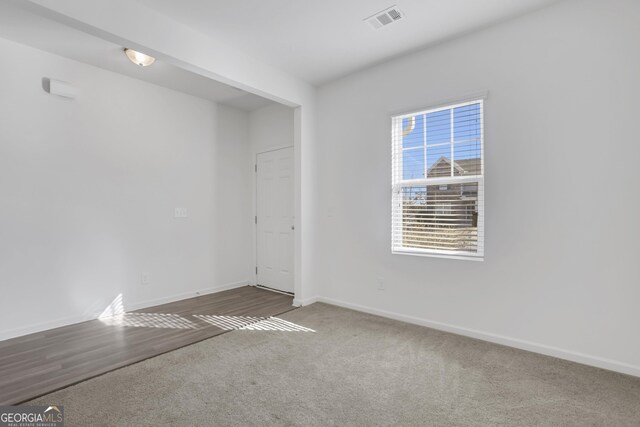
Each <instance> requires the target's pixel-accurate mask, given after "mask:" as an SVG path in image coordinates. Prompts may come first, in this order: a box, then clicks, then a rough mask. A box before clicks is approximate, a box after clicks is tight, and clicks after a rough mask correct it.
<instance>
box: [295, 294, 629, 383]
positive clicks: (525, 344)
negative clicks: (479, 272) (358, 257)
mask: <svg viewBox="0 0 640 427" xmlns="http://www.w3.org/2000/svg"><path fill="white" fill-rule="evenodd" d="M309 300H315V301H317V302H323V303H326V304H331V305H336V306H339V307H344V308H349V309H351V310H356V311H361V312H363V313H369V314H375V315H377V316H381V317H386V318H389V319H394V320H399V321H402V322H406V323H412V324H415V325H420V326H426V327H428V328H432V329H437V330H440V331H445V332H451V333H453V334H457V335H464V336H467V337H471V338H477V339H480V340H483V341H489V342H493V343H496V344H501V345H505V346H508V347H515V348H519V349H521V350H527V351H531V352H533V353H540V354H544V355H547V356H552V357H557V358H559V359H565V360H569V361H571V362H577V363H581V364H583V365H589V366H595V367H597V368H602V369H607V370H610V371H615V372H620V373H623V374H627V375H633V376H636V377H640V366H635V365H631V364H628V363H625V362H620V361H617V360H612V359H605V358H602V357H598V356H592V355H589V354H584V353H579V352H575V351H571V350H565V349H562V348H558V347H553V346H549V345H545V344H538V343H534V342H530V341H525V340H520V339H517V338H511V337H506V336H503V335H498V334H492V333H489V332H483V331H478V330H475V329H468V328H462V327H459V326H455V325H450V324H447V323H442V322H436V321H433V320H427V319H421V318H418V317H414V316H406V315H404V314H399V313H393V312H390V311H385V310H378V309H375V308H371V307H365V306H363V305H359V304H352V303H348V302H344V301H339V300H335V299H333V298H326V297H316V298H310V299H309ZM306 301H307V300H305V302H306ZM315 301H314V302H315ZM305 302H303V304H302V305H308V304H311V302H309V303H305ZM294 304H295V300H294Z"/></svg>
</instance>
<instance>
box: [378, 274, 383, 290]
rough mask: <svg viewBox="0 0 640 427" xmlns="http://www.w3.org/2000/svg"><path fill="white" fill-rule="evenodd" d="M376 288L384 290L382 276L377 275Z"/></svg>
mask: <svg viewBox="0 0 640 427" xmlns="http://www.w3.org/2000/svg"><path fill="white" fill-rule="evenodd" d="M378 290H379V291H384V277H378Z"/></svg>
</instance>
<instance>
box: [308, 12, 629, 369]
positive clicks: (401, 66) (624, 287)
mask: <svg viewBox="0 0 640 427" xmlns="http://www.w3.org/2000/svg"><path fill="white" fill-rule="evenodd" d="M638 22H640V3H639V2H637V1H632V0H626V1H625V0H619V1H606V2H605V1H598V0H588V1H577V0H574V1H566V2H561V3H559V4H557V5H555V6H553V7H550V8H547V9H543V10H541V11H538V12H536V13H533V14H530V15H527V16H524V17H522V18H520V19H516V20H513V21H510V22H508V23H504V24H501V25H499V26H496V27H492V28H489V29H486V30H484V31H482V32H479V33H476V34H473V35H469V36H465V37H464V38H460V39H458V40H454V41H450V42H448V43H445V44H442V45H439V46H436V47H434V48H431V49H427V50H425V51H422V52H419V53H416V54H413V55H411V56H407V57H403V58H400V59H397V60H394V61H391V62H388V63H385V64H382V65H379V66H376V67H373V68H370V69H367V70H364V71H362V72H359V73H357V74H354V75H351V76H348V77H346V78H343V79H341V80H338V81H335V82H332V83H330V84H327V85H325V86H323V87H321V88H319V91H318V110H319V116H318V117H319V119H318V120H319V122H318V143H317V150H318V156H319V163H318V168H319V170H320V171H321V172H320V180H321V181H320V185H319V187H320V190H319V191H320V195H319V197H320V199H319V204H320V206H322V209H321V211H320V212H319V216H320V218H319V228H318V230H319V235H320V237H319V239H320V243H319V247H318V255H317V256H316V257H315V260H316V262H317V263H318V265H319V268H318V270H317V271H320V272H322V275H321V276H320V277H319V278H318V283H321V284H322V285H321V288H320V290H319V295H320V296H321V297H323V298H321V299H324V300H325V301H332V302H337V303H341V304H351V305H353V306H358V307H359V308H361V309H369V310H374V311H377V312H384V314H387V315H395V316H396V317H399V318H404V319H406V320H411V321H415V322H418V323H423V324H428V325H431V326H436V327H439V328H443V329H449V330H454V331H456V332H459V333H465V334H468V335H473V336H478V337H481V338H484V339H489V340H493V341H498V342H503V343H506V344H509V345H514V346H519V347H523V348H529V349H532V350H534V351H540V352H544V353H549V354H554V355H557V356H560V357H565V358H568V359H572V360H577V361H582V362H585V363H590V364H594V365H598V366H603V367H606V368H610V369H617V370H620V371H623V372H629V373H633V374H636V375H640V341H639V340H638V339H637V336H638V325H640V310H639V309H638V301H640V286H638V283H640V282H639V277H640V267H639V266H640V263H639V262H638V256H639V255H640V250H639V249H638V242H640V227H638V209H639V208H640V192H639V191H638V183H640V167H638V165H637V163H638V161H639V160H640V144H639V143H638V130H637V129H638V127H637V121H638V117H639V116H640V115H639V113H640V106H639V105H640V104H639V103H638V99H640V80H639V79H638V76H640V55H638V46H637V41H638V40H640V25H638ZM483 90H489V92H490V94H489V99H488V100H487V102H486V117H485V121H486V256H485V261H484V262H471V261H464V260H448V259H437V258H425V257H414V256H406V255H392V254H391V250H390V245H391V244H390V236H391V230H390V226H391V217H390V213H391V207H390V204H391V189H390V185H391V170H390V168H391V158H390V157H391V146H390V120H389V117H390V115H391V113H393V112H398V111H407V110H409V111H410V110H412V109H416V108H420V107H428V106H430V105H432V104H435V103H438V102H439V101H441V100H446V99H451V98H456V97H463V96H465V95H467V94H470V93H474V92H478V91H483ZM379 277H381V278H383V279H384V283H385V286H386V289H385V290H383V291H379V290H377V289H376V288H377V282H378V278H379Z"/></svg>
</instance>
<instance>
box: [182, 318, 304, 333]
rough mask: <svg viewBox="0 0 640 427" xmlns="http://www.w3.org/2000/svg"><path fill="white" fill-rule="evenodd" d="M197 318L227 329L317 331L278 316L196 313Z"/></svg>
mask: <svg viewBox="0 0 640 427" xmlns="http://www.w3.org/2000/svg"><path fill="white" fill-rule="evenodd" d="M193 317H195V318H196V319H199V320H202V321H203V322H207V323H208V324H210V325H213V326H217V327H218V328H220V329H224V330H225V331H235V330H245V331H283V332H315V331H314V330H313V329H310V328H306V327H304V326H300V325H297V324H295V323H292V322H288V321H286V320H283V319H279V318H277V317H269V318H266V317H246V316H213V315H194V316H193Z"/></svg>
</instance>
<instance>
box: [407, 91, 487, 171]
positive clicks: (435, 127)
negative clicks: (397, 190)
mask: <svg viewBox="0 0 640 427" xmlns="http://www.w3.org/2000/svg"><path fill="white" fill-rule="evenodd" d="M451 116H452V109H446V110H441V111H435V112H432V113H428V114H426V141H425V114H418V115H415V116H413V117H405V118H403V119H402V129H403V136H402V148H403V151H402V166H403V167H402V171H403V174H402V175H403V177H402V178H403V179H420V178H424V177H425V173H426V171H425V167H426V170H429V169H430V168H431V167H432V166H433V164H434V163H435V162H437V161H438V160H439V159H440V158H441V157H445V158H446V159H450V158H451V151H452V150H451V148H452V147H451V143H452V141H451V136H452V132H451V131H452V129H451V126H452V123H451ZM480 137H481V111H480V103H475V104H470V105H465V106H462V107H456V108H454V109H453V156H454V159H455V161H459V160H468V159H478V160H479V159H480V144H481V141H480ZM425 142H426V156H427V159H426V162H425ZM478 169H479V166H478ZM438 175H439V176H441V175H440V174H438Z"/></svg>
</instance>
